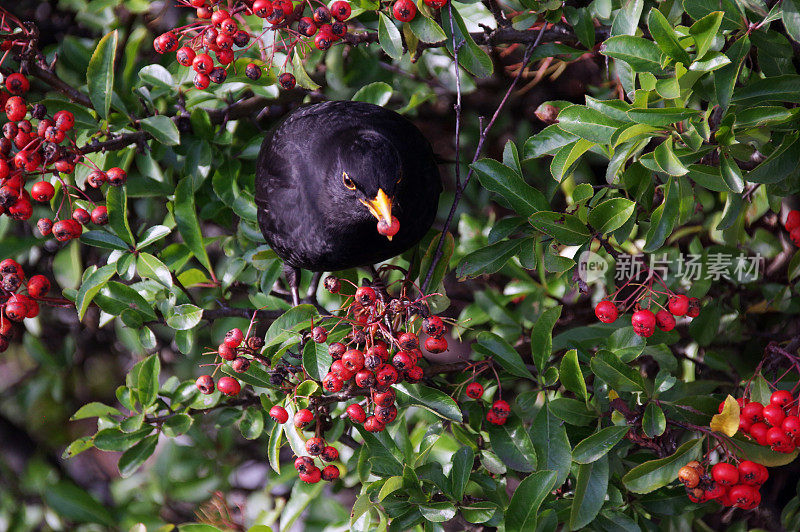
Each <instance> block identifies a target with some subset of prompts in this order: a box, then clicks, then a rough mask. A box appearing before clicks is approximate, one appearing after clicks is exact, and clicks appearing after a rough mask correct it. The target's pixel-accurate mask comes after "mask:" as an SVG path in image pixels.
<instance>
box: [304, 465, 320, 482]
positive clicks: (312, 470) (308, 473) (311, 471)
mask: <svg viewBox="0 0 800 532" xmlns="http://www.w3.org/2000/svg"><path fill="white" fill-rule="evenodd" d="M298 476H299V477H300V480H302V481H303V482H305V483H307V484H316V483H317V482H319V481H320V479H321V478H322V473H321V472H320V470H319V468H318V467H316V466H311V467H309V468H307V469H306V470H305V472H303V473H300V474H299V475H298Z"/></svg>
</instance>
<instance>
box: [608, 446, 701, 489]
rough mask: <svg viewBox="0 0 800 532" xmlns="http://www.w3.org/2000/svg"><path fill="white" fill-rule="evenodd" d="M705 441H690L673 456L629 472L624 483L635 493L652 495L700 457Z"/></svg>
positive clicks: (647, 463) (623, 480)
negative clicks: (652, 492)
mask: <svg viewBox="0 0 800 532" xmlns="http://www.w3.org/2000/svg"><path fill="white" fill-rule="evenodd" d="M702 447H703V439H700V438H698V439H694V440H689V441H687V442H686V443H684V444H683V445H681V446H680V447H678V450H677V451H675V453H674V454H673V455H672V456H668V457H666V458H661V459H659V460H650V461H649V462H645V463H643V464H641V465H638V466H636V467H634V468H633V469H631V470H630V471H628V472H627V473H626V474H625V476H623V477H622V483H623V484H624V485H625V487H626V488H628V489H629V490H630V491H632V492H634V493H650V492H651V491H655V490H657V489H658V488H662V487H664V486H666V485H667V484H669V483H670V482H672V481H674V480H675V479H676V478H678V470H680V468H681V467H683V466H684V465H686V462H688V461H690V460H694V459H696V458H698V457H699V456H700V452H701V450H702Z"/></svg>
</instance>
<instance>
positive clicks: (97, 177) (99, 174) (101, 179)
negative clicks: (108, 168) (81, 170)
mask: <svg viewBox="0 0 800 532" xmlns="http://www.w3.org/2000/svg"><path fill="white" fill-rule="evenodd" d="M105 182H106V173H105V172H103V171H102V170H94V171H92V172H91V173H89V175H88V176H87V177H86V183H88V184H89V186H90V187H92V188H100V187H101V186H102V185H103V183H105Z"/></svg>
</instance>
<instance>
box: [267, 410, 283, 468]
mask: <svg viewBox="0 0 800 532" xmlns="http://www.w3.org/2000/svg"><path fill="white" fill-rule="evenodd" d="M282 440H283V425H281V424H280V423H278V422H275V423H273V424H272V428H271V429H270V431H269V443H267V458H268V460H269V465H270V467H272V470H273V471H275V472H276V473H278V474H279V475H280V474H281V460H280V454H281V443H282Z"/></svg>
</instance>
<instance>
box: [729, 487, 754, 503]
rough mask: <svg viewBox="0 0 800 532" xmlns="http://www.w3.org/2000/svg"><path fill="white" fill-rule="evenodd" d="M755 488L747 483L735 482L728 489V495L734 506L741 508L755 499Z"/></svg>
mask: <svg viewBox="0 0 800 532" xmlns="http://www.w3.org/2000/svg"><path fill="white" fill-rule="evenodd" d="M755 493H756V490H755V489H753V487H752V486H748V485H747V484H737V485H735V486H733V487H731V489H730V490H728V496H729V497H730V498H731V500H732V502H733V504H734V506H738V507H739V508H743V507H745V506H749V505H750V504H752V502H753V500H755V497H756V496H755Z"/></svg>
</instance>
